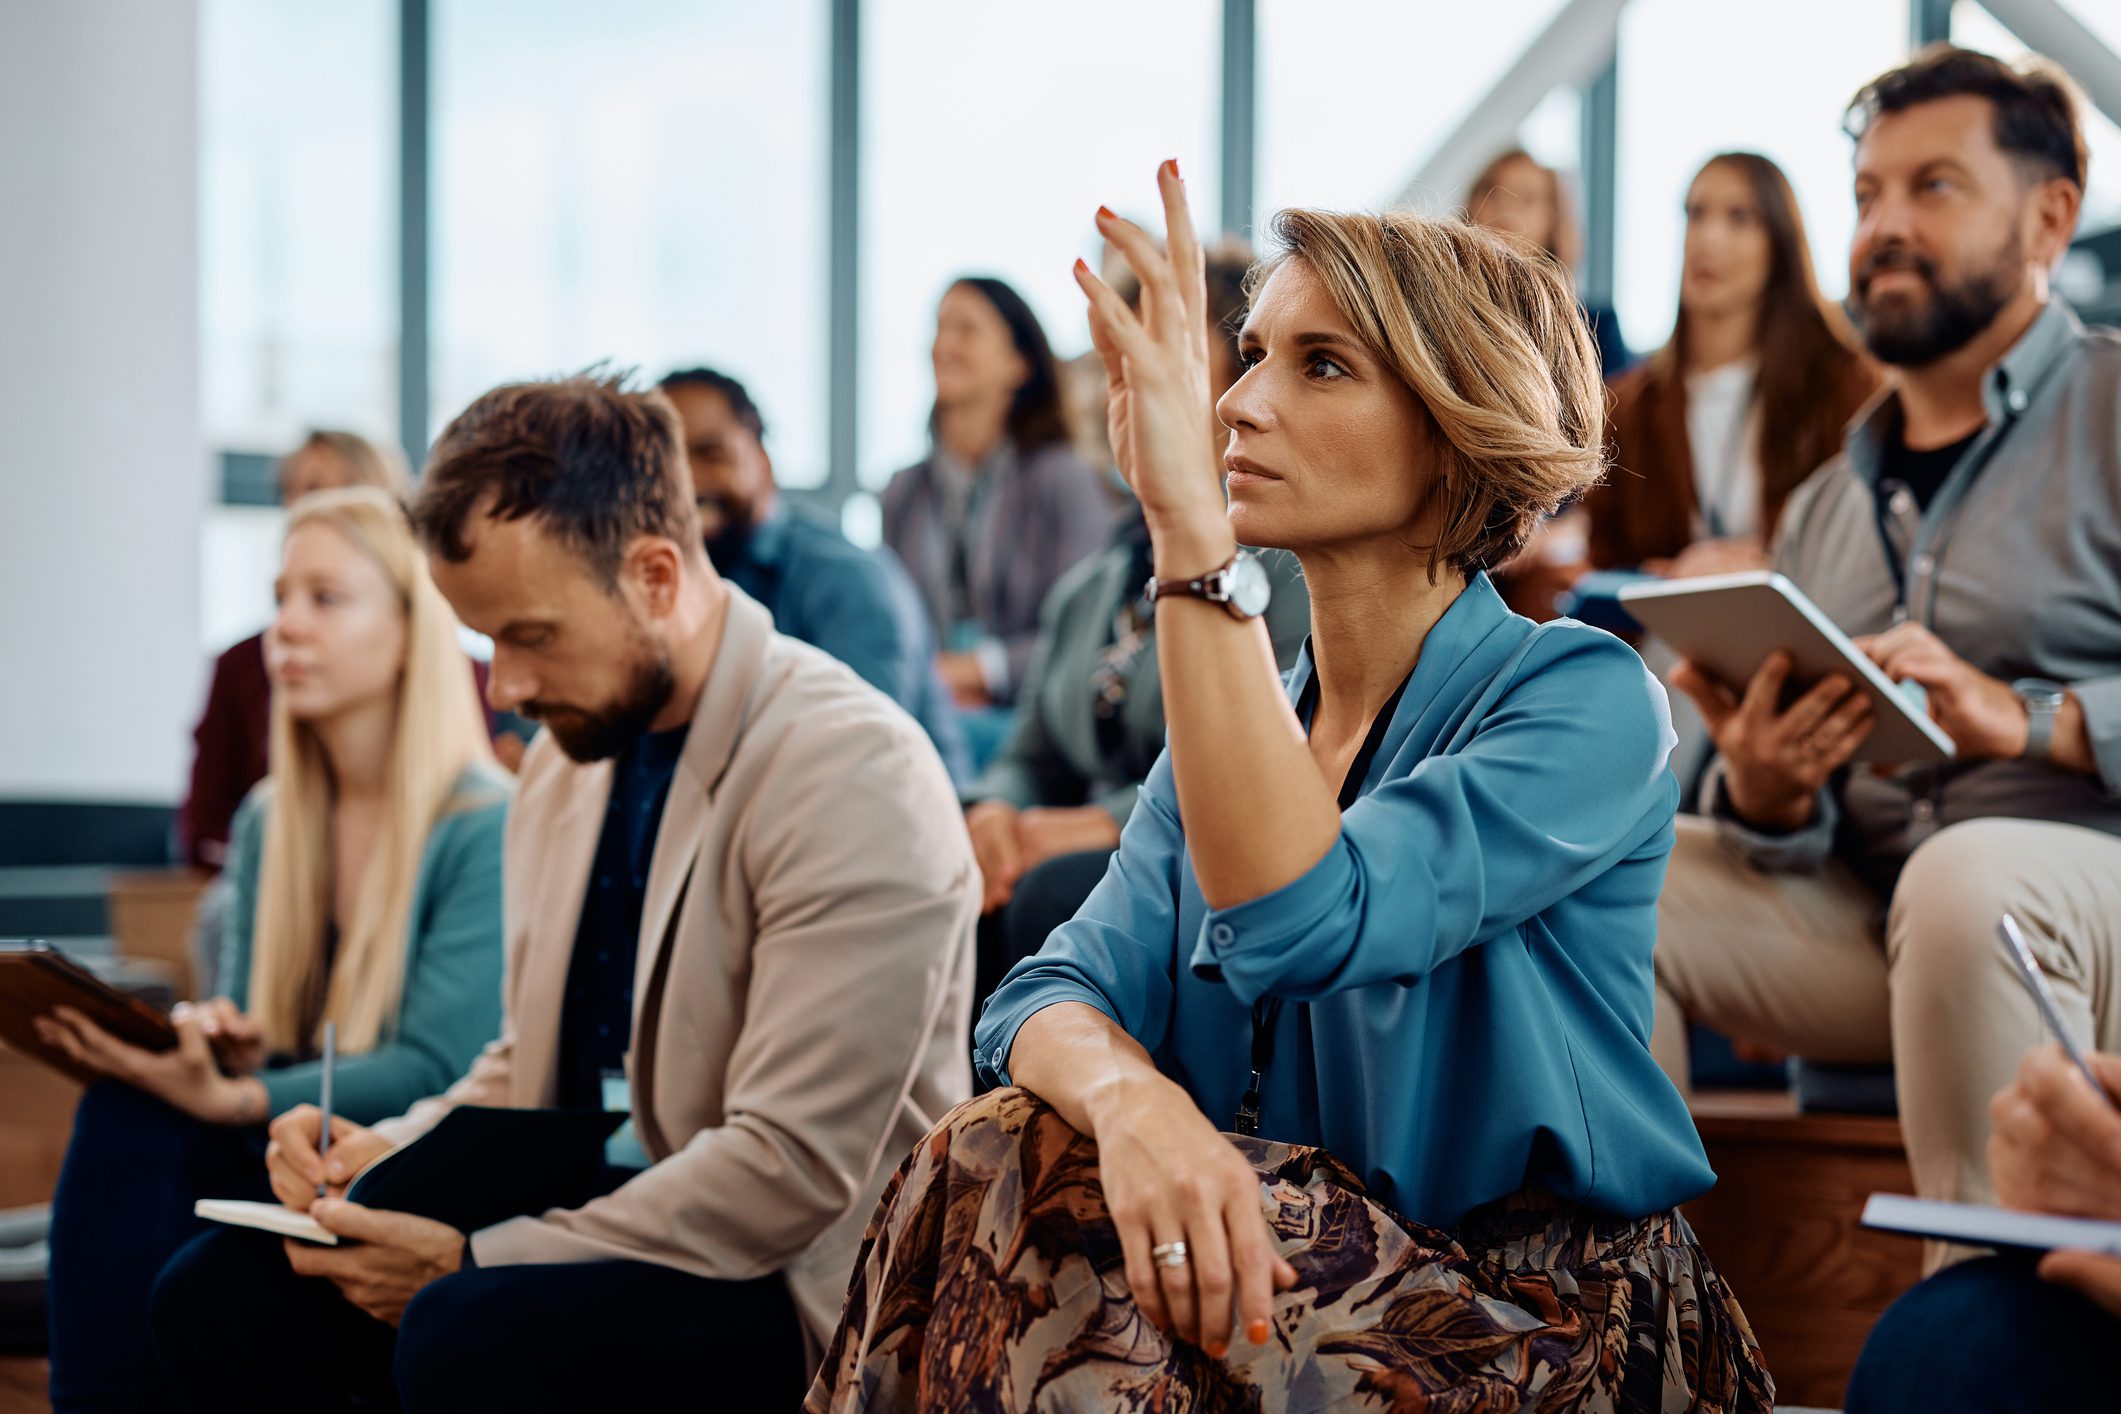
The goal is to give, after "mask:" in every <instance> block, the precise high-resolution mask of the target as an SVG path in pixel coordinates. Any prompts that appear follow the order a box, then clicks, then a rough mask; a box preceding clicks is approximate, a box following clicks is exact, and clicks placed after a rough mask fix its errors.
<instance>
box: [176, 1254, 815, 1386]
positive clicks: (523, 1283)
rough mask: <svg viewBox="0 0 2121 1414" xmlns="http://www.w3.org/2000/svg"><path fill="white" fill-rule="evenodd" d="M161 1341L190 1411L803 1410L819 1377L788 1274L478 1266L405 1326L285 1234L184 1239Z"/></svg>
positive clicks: (430, 1291)
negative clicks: (327, 1273)
mask: <svg viewBox="0 0 2121 1414" xmlns="http://www.w3.org/2000/svg"><path fill="white" fill-rule="evenodd" d="M153 1325H154V1343H155V1350H156V1353H157V1354H158V1355H159V1356H160V1357H161V1361H162V1368H163V1370H164V1371H165V1373H166V1374H167V1376H168V1380H169V1383H170V1385H171V1386H172V1387H173V1388H174V1389H175V1390H176V1392H177V1394H178V1396H179V1407H181V1408H185V1409H192V1410H200V1411H204V1410H214V1411H217V1414H218V1411H230V1414H238V1412H239V1411H247V1410H256V1411H260V1414H263V1412H264V1411H275V1414H277V1411H284V1410H289V1409H301V1410H304V1411H306V1414H325V1411H337V1410H390V1409H399V1408H403V1409H406V1410H410V1411H413V1414H427V1411H435V1410H447V1411H450V1414H461V1411H466V1410H474V1409H506V1410H510V1411H535V1410H547V1409H550V1410H597V1409H643V1410H646V1409H677V1408H684V1409H697V1410H720V1409H727V1410H745V1411H749V1410H768V1411H770V1410H776V1409H786V1410H794V1409H796V1408H798V1407H799V1406H800V1405H801V1403H802V1400H803V1392H804V1390H805V1389H806V1387H807V1386H808V1383H809V1379H810V1374H811V1370H810V1366H809V1361H808V1360H807V1358H806V1357H805V1355H804V1351H803V1335H802V1326H801V1323H800V1320H799V1318H798V1317H797V1315H796V1311H795V1303H794V1301H793V1300H792V1299H791V1298H790V1296H789V1294H788V1288H787V1284H786V1283H785V1282H783V1281H782V1280H781V1279H780V1278H779V1277H777V1276H774V1277H762V1278H759V1279H758V1280H756V1281H710V1280H708V1279H707V1278H705V1277H696V1276H691V1275H689V1274H687V1273H685V1272H680V1271H677V1270H675V1269H673V1268H670V1267H659V1266H654V1265H652V1264H650V1263H647V1262H624V1261H611V1262H581V1263H566V1264H554V1265H544V1266H516V1267H476V1268H472V1269H470V1270H468V1271H462V1272H458V1273H457V1274H456V1275H454V1276H448V1277H444V1278H443V1279H442V1280H440V1281H437V1282H434V1283H431V1284H430V1285H429V1286H428V1287H426V1289H424V1290H423V1291H421V1292H420V1294H419V1295H417V1296H415V1297H414V1298H413V1299H412V1304H411V1305H409V1306H407V1307H406V1308H405V1316H404V1320H403V1321H402V1322H401V1324H400V1325H399V1327H398V1328H397V1329H396V1330H392V1329H391V1328H390V1327H389V1326H387V1325H385V1324H383V1323H382V1322H380V1321H377V1320H374V1319H373V1318H371V1317H369V1316H367V1315H364V1314H363V1313H362V1312H361V1311H359V1310H357V1309H356V1308H355V1307H353V1306H351V1305H349V1304H347V1302H346V1301H345V1300H344V1299H343V1298H342V1297H341V1296H340V1295H339V1292H338V1288H337V1287H334V1286H333V1285H331V1283H329V1282H327V1281H323V1280H321V1279H318V1278H304V1277H298V1276H296V1275H295V1274H294V1272H293V1271H292V1270H291V1269H290V1268H289V1267H288V1265H287V1256H286V1253H285V1252H284V1251H283V1250H282V1247H281V1244H280V1242H279V1240H278V1239H277V1238H272V1237H268V1236H266V1235H264V1234H261V1233H255V1232H244V1231H240V1230H236V1229H222V1230H219V1231H215V1232H210V1233H207V1234H206V1235H205V1236H203V1237H200V1238H198V1239H197V1240H196V1241H194V1242H192V1243H191V1244H190V1245H189V1246H187V1247H186V1248H185V1249H184V1250H183V1251H182V1252H180V1253H178V1254H177V1257H176V1259H175V1260H174V1261H172V1262H171V1263H170V1264H169V1266H168V1267H167V1268H166V1269H165V1270H164V1271H163V1274H162V1279H161V1280H160V1281H159V1282H157V1283H156V1284H155V1290H154V1299H153Z"/></svg>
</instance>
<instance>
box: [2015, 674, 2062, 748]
mask: <svg viewBox="0 0 2121 1414" xmlns="http://www.w3.org/2000/svg"><path fill="white" fill-rule="evenodd" d="M2011 691H2012V692H2015V693H2016V694H2018V700H2019V701H2020V702H2022V703H2023V704H2025V755H2024V756H2023V757H2022V758H2021V759H2022V760H2026V761H2046V760H2048V759H2049V758H2050V757H2051V756H2052V755H2053V753H2054V749H2055V716H2056V714H2057V713H2059V712H2060V711H2061V710H2062V703H2063V701H2064V699H2066V698H2067V697H2068V696H2069V689H2068V688H2066V687H2064V686H2063V685H2062V684H2061V683H2059V682H2050V681H2048V680H2047V679H2046V678H2019V679H2018V680H2017V681H2016V682H2014V683H2012V684H2011Z"/></svg>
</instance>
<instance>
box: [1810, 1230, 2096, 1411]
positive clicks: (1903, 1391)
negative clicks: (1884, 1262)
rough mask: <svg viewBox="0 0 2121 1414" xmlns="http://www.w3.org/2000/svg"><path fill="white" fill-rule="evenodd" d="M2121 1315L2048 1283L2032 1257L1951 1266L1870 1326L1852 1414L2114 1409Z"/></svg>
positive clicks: (1851, 1392)
mask: <svg viewBox="0 0 2121 1414" xmlns="http://www.w3.org/2000/svg"><path fill="white" fill-rule="evenodd" d="M2117 1346H2121V1319H2117V1318H2115V1317H2114V1316H2112V1315H2110V1314H2108V1313H2107V1312H2106V1311H2105V1310H2103V1309H2102V1308H2100V1307H2099V1306H2097V1305H2094V1304H2093V1303H2092V1302H2090V1301H2088V1300H2086V1299H2085V1298H2084V1297H2082V1296H2079V1295H2078V1294H2077V1293H2076V1292H2074V1291H2071V1290H2069V1289H2068V1288H2066V1287H2060V1286H2055V1285H2052V1284H2051V1283H2048V1282H2044V1281H2042V1280H2040V1278H2039V1277H2038V1275H2036V1274H2035V1273H2034V1271H2033V1264H2032V1262H2031V1261H2030V1260H2028V1259H2026V1258H2023V1257H1984V1258H1982V1259H1981V1260H1979V1261H1974V1262H1962V1263H1960V1264H1959V1265H1957V1266H1953V1267H1946V1268H1945V1269H1944V1270H1943V1271H1941V1272H1939V1273H1937V1275H1935V1276H1933V1277H1931V1278H1930V1279H1929V1280H1928V1281H1926V1282H1923V1283H1922V1284H1921V1285H1920V1286H1917V1287H1915V1288H1914V1289H1913V1290H1912V1291H1909V1292H1908V1293H1907V1294H1906V1295H1905V1296H1902V1297H1901V1298H1900V1299H1899V1300H1898V1301H1895V1302H1894V1303H1893V1304H1892V1306H1891V1307H1890V1308H1889V1309H1888V1310H1887V1311H1886V1313H1885V1314H1884V1315H1883V1316H1881V1317H1879V1318H1878V1324H1877V1325H1875V1326H1873V1327H1872V1328H1871V1335H1870V1339H1869V1340H1867V1341H1865V1342H1864V1345H1863V1355H1862V1357H1861V1358H1860V1359H1858V1360H1857V1362H1856V1373H1855V1375H1854V1376H1852V1377H1851V1378H1850V1380H1849V1388H1848V1399H1847V1405H1848V1414H1915V1411H1918V1410H1919V1411H1923V1414H1935V1411H1938V1410H1946V1409H1949V1410H1955V1411H1956V1410H1964V1411H1966V1414H2018V1411H2021V1410H2022V1411H2025V1414H2034V1411H2040V1414H2055V1412H2056V1411H2061V1410H2071V1409H2109V1408H2112V1407H2113V1405H2114V1400H2115V1394H2114V1383H2113V1375H2112V1373H2111V1371H2110V1369H2109V1368H2108V1362H2107V1360H2106V1358H2105V1352H2110V1351H2112V1350H2114V1349H2115V1348H2116V1347H2117Z"/></svg>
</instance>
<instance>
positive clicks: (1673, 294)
mask: <svg viewBox="0 0 2121 1414" xmlns="http://www.w3.org/2000/svg"><path fill="white" fill-rule="evenodd" d="M1825 36H1831V41H1829V40H1827V39H1826V38H1824V37H1825ZM1907 36H1908V15H1907V6H1906V4H1905V3H1904V0H1775V3H1773V4H1758V5H1753V4H1749V5H1735V4H1734V5H1703V4H1700V3H1699V0H1631V3H1630V4H1629V5H1628V7H1627V9H1626V10H1624V11H1622V12H1621V19H1620V137H1619V154H1618V155H1619V199H1618V221H1617V224H1618V232H1617V241H1616V250H1615V262H1614V294H1615V304H1616V305H1617V307H1618V309H1619V312H1620V327H1621V329H1622V331H1623V332H1624V333H1625V334H1626V336H1627V338H1628V341H1629V342H1630V343H1631V344H1632V345H1633V346H1634V347H1636V348H1637V349H1649V348H1654V347H1656V346H1657V345H1659V344H1661V343H1663V342H1664V340H1665V339H1667V338H1668V337H1670V335H1671V332H1672V320H1673V317H1674V316H1675V314H1676V313H1677V311H1678V301H1679V266H1680V244H1681V241H1682V239H1683V238H1684V235H1685V230H1684V220H1683V217H1682V208H1683V206H1684V204H1685V200H1686V189H1687V184H1688V183H1689V182H1690V181H1692V180H1693V177H1694V173H1695V172H1696V171H1698V170H1699V169H1700V167H1701V164H1702V163H1703V162H1704V161H1705V160H1707V159H1708V158H1709V157H1712V156H1714V155H1715V154H1716V153H1718V152H1724V151H1729V150H1732V149H1739V150H1744V151H1751V152H1758V153H1761V154H1763V155H1764V156H1767V157H1770V158H1772V159H1774V161H1775V162H1776V163H1777V164H1779V165H1780V166H1781V167H1782V169H1783V171H1784V172H1786V173H1787V174H1788V175H1789V179H1790V185H1791V186H1792V187H1794V188H1795V189H1796V192H1797V202H1798V205H1799V206H1800V207H1801V208H1802V210H1803V212H1804V219H1805V226H1806V231H1807V234H1808V235H1809V236H1810V238H1811V245H1812V260H1813V263H1814V264H1815V265H1816V266H1817V267H1818V271H1819V282H1820V285H1821V286H1822V287H1823V289H1824V290H1825V292H1826V294H1827V295H1828V296H1829V297H1830V298H1834V299H1839V298H1840V297H1842V296H1843V295H1844V294H1846V293H1847V291H1848V247H1849V238H1850V236H1851V235H1852V234H1853V233H1854V231H1855V208H1854V205H1853V203H1852V201H1851V199H1850V196H1849V184H1850V178H1849V153H1850V149H1849V140H1848V138H1847V137H1846V136H1844V135H1843V133H1842V130H1841V120H1842V113H1843V111H1844V110H1845V108H1846V106H1847V104H1848V100H1849V99H1850V98H1851V97H1852V96H1854V94H1855V92H1856V90H1857V89H1858V88H1860V87H1862V86H1863V84H1864V83H1865V82H1866V81H1867V80H1869V79H1871V78H1874V77H1876V76H1877V75H1878V74H1879V73H1881V72H1883V71H1884V70H1886V69H1888V68H1891V67H1892V66H1893V65H1895V64H1897V63H1900V62H1901V61H1902V60H1903V59H1905V58H1906V56H1907Z"/></svg>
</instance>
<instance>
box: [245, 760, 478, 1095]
mask: <svg viewBox="0 0 2121 1414" xmlns="http://www.w3.org/2000/svg"><path fill="white" fill-rule="evenodd" d="M269 789H270V782H269V781H268V782H267V783H264V784H260V785H259V786H258V788H257V789H256V790H254V791H252V792H251V793H250V797H249V799H247V800H245V801H244V802H243V807H242V809H240V810H238V811H237V812H236V819H235V825H234V827H233V828H232V829H231V830H230V832H229V863H228V872H229V877H230V879H231V881H232V884H233V890H234V892H233V896H232V897H231V899H230V913H229V923H228V933H227V938H226V940H225V942H224V944H223V947H222V952H221V968H220V972H219V974H218V975H219V977H220V978H221V982H222V990H223V991H225V992H226V993H227V995H228V996H229V998H230V999H231V1000H233V1001H234V1002H235V1003H236V1005H238V1006H242V1007H247V1006H248V1005H249V994H250V959H251V934H252V931H253V929H254V928H255V926H256V923H257V915H258V861H259V857H260V856H261V855H262V854H263V853H264V849H265V799H266V794H267V792H268V790H269ZM509 790H510V785H509V782H508V779H507V777H505V776H503V775H502V774H501V773H500V772H499V771H497V770H494V769H493V768H490V767H483V766H475V767H473V768H471V769H470V770H468V771H466V772H465V773H464V776H463V778H462V779H461V780H459V781H458V782H457V788H456V791H455V793H454V794H453V795H452V796H451V797H450V799H449V801H448V803H447V804H446V805H444V806H443V807H442V813H441V815H440V817H439V818H437V819H436V821H435V825H434V829H433V830H432V831H431V832H430V833H429V835H428V837H427V852H426V855H425V857H424V858H423V859H422V860H421V862H420V878H419V882H418V884H417V885H416V886H415V888H414V890H413V896H412V925H411V928H410V930H409V934H408V936H407V937H406V939H405V990H404V993H403V995H402V997H401V999H400V1001H399V1005H398V1017H397V1025H396V1027H395V1029H394V1030H392V1031H390V1032H389V1033H388V1034H387V1035H386V1036H385V1038H384V1040H383V1041H382V1042H381V1043H380V1044H378V1045H377V1046H376V1048H375V1049H374V1050H371V1051H364V1052H361V1053H360V1054H358V1055H348V1056H342V1057H340V1059H339V1062H338V1065H337V1066H336V1067H335V1069H334V1072H333V1076H332V1108H333V1109H334V1111H336V1112H337V1113H339V1114H342V1115H344V1116H346V1118H348V1119H350V1120H352V1121H353V1122H354V1123H356V1124H373V1123H375V1122H376V1121H377V1120H379V1119H389V1118H390V1117H391V1116H393V1115H398V1114H403V1113H404V1112H405V1111H406V1110H407V1109H409V1108H410V1107H411V1106H412V1105H413V1103H414V1102H415V1101H418V1100H423V1099H425V1098H427V1097H428V1096H429V1095H438V1094H440V1093H441V1092H442V1091H443V1090H446V1089H448V1088H449V1086H450V1085H451V1084H452V1083H453V1082H454V1081H455V1080H456V1079H457V1077H458V1076H460V1075H462V1074H463V1073H464V1072H465V1071H466V1070H467V1069H469V1068H470V1066H471V1062H472V1060H473V1059H474V1058H475V1057H476V1056H477V1055H478V1054H479V1051H480V1050H481V1049H482V1048H484V1046H485V1045H486V1043H487V1042H488V1041H491V1040H492V1039H493V1038H494V1037H495V1036H497V1035H499V1034H500V1030H501V830H502V826H503V824H504V823H505V821H506V819H507V814H508V793H509ZM322 1069H323V1068H322V1066H321V1065H320V1064H319V1063H318V1062H316V1061H297V1062H295V1063H293V1064H289V1065H280V1066H273V1067H270V1068H268V1069H267V1070H265V1071H264V1072H263V1073H262V1074H261V1075H260V1076H259V1078H260V1079H261V1080H263V1081H264V1082H265V1093H266V1095H267V1096H268V1097H269V1099H270V1100H271V1110H272V1113H273V1114H275V1115H277V1114H279V1113H281V1112H282V1111H283V1110H289V1109H292V1108H294V1107H295V1106H296V1105H300V1104H314V1103H316V1100H317V1092H318V1088H319V1086H320V1083H321V1073H322Z"/></svg>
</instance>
